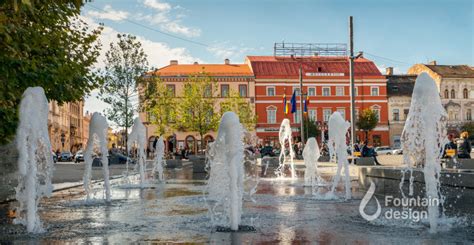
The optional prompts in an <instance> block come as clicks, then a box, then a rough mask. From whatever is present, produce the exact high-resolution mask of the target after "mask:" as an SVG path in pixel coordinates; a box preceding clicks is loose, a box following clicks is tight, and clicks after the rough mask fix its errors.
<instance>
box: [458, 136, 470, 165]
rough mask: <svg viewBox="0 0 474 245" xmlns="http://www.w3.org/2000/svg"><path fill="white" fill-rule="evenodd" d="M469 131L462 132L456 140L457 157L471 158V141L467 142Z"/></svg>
mask: <svg viewBox="0 0 474 245" xmlns="http://www.w3.org/2000/svg"><path fill="white" fill-rule="evenodd" d="M468 138H469V133H468V132H466V131H465V132H462V133H461V138H460V139H459V140H458V158H464V159H471V150H472V147H471V143H470V142H469V139H468Z"/></svg>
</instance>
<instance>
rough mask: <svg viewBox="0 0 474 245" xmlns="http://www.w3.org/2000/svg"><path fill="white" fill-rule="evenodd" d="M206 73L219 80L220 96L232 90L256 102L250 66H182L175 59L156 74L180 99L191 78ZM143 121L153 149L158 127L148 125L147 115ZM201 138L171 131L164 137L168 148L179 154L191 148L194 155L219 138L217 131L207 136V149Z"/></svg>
mask: <svg viewBox="0 0 474 245" xmlns="http://www.w3.org/2000/svg"><path fill="white" fill-rule="evenodd" d="M203 71H204V72H206V73H207V74H209V75H210V76H212V77H213V78H214V79H216V80H217V86H218V97H227V96H228V94H229V92H230V91H238V92H239V94H240V96H241V97H245V98H247V101H248V102H249V103H252V104H253V103H255V84H254V76H253V73H252V71H251V69H250V67H249V66H248V65H247V64H231V63H230V61H229V60H228V59H226V60H225V61H224V63H222V64H198V63H194V64H178V61H177V60H172V61H170V64H169V65H168V66H165V67H162V68H160V69H157V70H156V71H154V75H156V76H159V77H160V78H161V79H162V80H163V81H164V82H165V83H166V85H167V86H168V88H170V89H172V90H173V91H175V93H174V95H175V96H180V94H182V92H183V89H184V82H185V81H186V80H187V78H188V77H189V76H190V75H193V74H198V73H202V72H203ZM217 109H218V108H217ZM140 119H141V120H142V122H144V124H145V126H146V128H147V138H148V146H149V147H151V146H152V144H153V141H154V140H155V137H156V136H157V133H156V127H155V126H154V125H152V124H150V123H149V122H148V117H147V115H146V113H140ZM199 137H200V136H199V133H197V132H183V131H176V132H169V133H167V134H165V135H164V138H165V140H166V142H165V143H166V144H165V145H166V149H167V150H168V151H170V150H172V151H173V152H176V151H177V150H179V149H180V148H186V147H187V148H189V149H190V150H191V151H192V152H197V151H199V150H201V149H203V148H205V147H206V146H205V145H206V144H207V142H209V141H213V140H214V139H215V137H216V132H209V133H208V134H206V135H205V136H204V144H205V145H204V146H201V141H200V138H199Z"/></svg>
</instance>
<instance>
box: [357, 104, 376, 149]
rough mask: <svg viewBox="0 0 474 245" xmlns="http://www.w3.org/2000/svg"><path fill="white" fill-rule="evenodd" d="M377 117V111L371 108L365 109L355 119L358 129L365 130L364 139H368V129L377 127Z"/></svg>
mask: <svg viewBox="0 0 474 245" xmlns="http://www.w3.org/2000/svg"><path fill="white" fill-rule="evenodd" d="M378 122H379V118H378V116H377V113H375V111H373V110H371V109H365V110H363V111H362V112H361V113H360V114H359V118H358V119H357V121H356V126H357V128H358V129H359V130H362V131H364V132H365V140H366V141H368V138H369V131H371V130H373V129H374V128H375V127H377V124H378Z"/></svg>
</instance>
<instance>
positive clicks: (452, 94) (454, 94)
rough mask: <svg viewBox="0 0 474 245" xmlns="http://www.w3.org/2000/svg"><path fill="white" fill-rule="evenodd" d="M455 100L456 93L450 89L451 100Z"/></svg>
mask: <svg viewBox="0 0 474 245" xmlns="http://www.w3.org/2000/svg"><path fill="white" fill-rule="evenodd" d="M455 98H456V92H455V91H454V89H451V99H455Z"/></svg>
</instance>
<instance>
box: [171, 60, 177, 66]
mask: <svg viewBox="0 0 474 245" xmlns="http://www.w3.org/2000/svg"><path fill="white" fill-rule="evenodd" d="M177 64H178V60H170V65H177Z"/></svg>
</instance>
